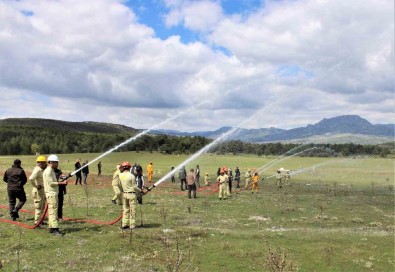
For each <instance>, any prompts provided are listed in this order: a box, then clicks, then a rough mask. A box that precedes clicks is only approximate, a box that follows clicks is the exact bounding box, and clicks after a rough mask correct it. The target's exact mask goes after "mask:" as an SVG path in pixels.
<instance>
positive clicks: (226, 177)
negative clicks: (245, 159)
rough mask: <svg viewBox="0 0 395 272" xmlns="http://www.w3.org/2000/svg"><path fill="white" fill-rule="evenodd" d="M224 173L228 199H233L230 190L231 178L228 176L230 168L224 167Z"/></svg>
mask: <svg viewBox="0 0 395 272" xmlns="http://www.w3.org/2000/svg"><path fill="white" fill-rule="evenodd" d="M221 171H223V172H224V177H225V179H226V184H225V194H226V196H227V197H231V196H232V195H231V193H230V188H229V176H228V168H227V167H226V166H224V167H223V168H222V170H221Z"/></svg>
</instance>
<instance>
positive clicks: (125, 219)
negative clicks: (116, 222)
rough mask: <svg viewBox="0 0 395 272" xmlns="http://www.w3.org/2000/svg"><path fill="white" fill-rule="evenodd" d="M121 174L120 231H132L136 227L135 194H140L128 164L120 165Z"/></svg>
mask: <svg viewBox="0 0 395 272" xmlns="http://www.w3.org/2000/svg"><path fill="white" fill-rule="evenodd" d="M121 167H122V169H123V172H122V173H121V174H119V179H120V181H121V185H122V192H123V216H122V227H121V229H123V230H126V229H134V228H135V227H136V206H137V203H136V199H137V198H136V192H141V190H140V188H139V187H137V184H136V177H135V176H134V175H132V173H130V168H132V166H131V164H130V163H129V162H123V163H122V165H121Z"/></svg>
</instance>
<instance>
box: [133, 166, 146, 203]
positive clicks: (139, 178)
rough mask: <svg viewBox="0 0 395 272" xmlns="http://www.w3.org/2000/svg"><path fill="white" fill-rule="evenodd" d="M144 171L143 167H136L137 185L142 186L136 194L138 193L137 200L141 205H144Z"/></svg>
mask: <svg viewBox="0 0 395 272" xmlns="http://www.w3.org/2000/svg"><path fill="white" fill-rule="evenodd" d="M142 171H143V169H142V168H141V167H136V170H135V175H134V176H135V177H136V183H137V187H138V188H140V192H137V193H136V195H137V202H138V203H139V204H140V205H143V194H142V191H143V188H144V176H143V173H142Z"/></svg>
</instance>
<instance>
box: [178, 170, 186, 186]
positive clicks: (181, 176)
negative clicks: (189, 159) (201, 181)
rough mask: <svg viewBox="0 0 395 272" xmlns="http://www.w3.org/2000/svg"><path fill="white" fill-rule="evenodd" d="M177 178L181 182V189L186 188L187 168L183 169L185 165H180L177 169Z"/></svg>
mask: <svg viewBox="0 0 395 272" xmlns="http://www.w3.org/2000/svg"><path fill="white" fill-rule="evenodd" d="M178 178H179V179H180V182H181V191H184V187H185V190H186V189H187V170H185V166H183V167H181V168H180V170H179V171H178Z"/></svg>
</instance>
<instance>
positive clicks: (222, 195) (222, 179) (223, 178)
mask: <svg viewBox="0 0 395 272" xmlns="http://www.w3.org/2000/svg"><path fill="white" fill-rule="evenodd" d="M217 182H218V183H219V191H218V192H219V193H218V197H219V200H222V199H226V196H227V193H226V187H227V186H226V185H227V183H228V176H227V175H225V171H224V170H223V169H221V170H220V175H219V176H218V177H217Z"/></svg>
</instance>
